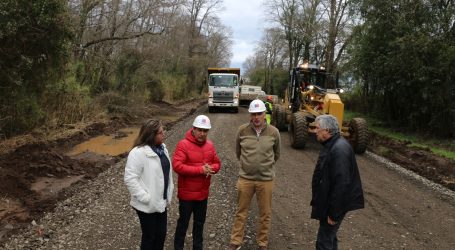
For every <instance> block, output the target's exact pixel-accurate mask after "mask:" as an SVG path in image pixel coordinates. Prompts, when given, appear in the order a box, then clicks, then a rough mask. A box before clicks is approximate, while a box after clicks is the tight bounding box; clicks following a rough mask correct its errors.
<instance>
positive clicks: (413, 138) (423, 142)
mask: <svg viewBox="0 0 455 250" xmlns="http://www.w3.org/2000/svg"><path fill="white" fill-rule="evenodd" d="M354 117H362V118H364V119H365V120H366V121H367V123H368V129H370V130H371V131H373V132H375V133H378V134H380V135H382V136H386V137H388V138H391V139H394V140H400V141H409V142H411V143H410V144H409V145H408V146H409V147H416V148H424V149H430V150H431V152H433V153H435V154H437V155H440V156H444V157H446V158H449V159H452V160H455V151H453V145H454V143H455V141H454V140H444V139H434V138H433V139H428V138H425V137H424V136H421V135H416V134H408V133H403V132H397V131H395V130H393V129H391V128H387V127H386V126H384V125H383V124H384V123H383V122H382V121H380V120H378V119H375V118H372V117H368V116H365V115H364V114H361V113H357V112H352V111H348V110H345V113H344V120H345V121H349V120H351V119H352V118H354ZM451 146H452V147H451Z"/></svg>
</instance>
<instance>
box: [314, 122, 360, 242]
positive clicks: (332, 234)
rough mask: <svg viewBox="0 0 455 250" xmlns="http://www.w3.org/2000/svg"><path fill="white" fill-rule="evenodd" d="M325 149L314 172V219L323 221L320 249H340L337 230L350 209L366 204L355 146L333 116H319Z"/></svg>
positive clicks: (318, 130) (319, 133) (319, 132)
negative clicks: (343, 133) (341, 133)
mask: <svg viewBox="0 0 455 250" xmlns="http://www.w3.org/2000/svg"><path fill="white" fill-rule="evenodd" d="M316 137H317V140H318V141H319V142H321V143H322V145H323V148H322V149H321V151H320V153H319V158H318V162H317V163H316V167H315V169H314V173H313V180H312V193H313V195H312V200H311V206H312V211H311V218H312V219H317V220H319V230H318V235H317V241H316V249H338V240H337V236H336V234H337V231H338V228H339V227H340V224H341V222H342V221H343V218H344V216H345V215H346V213H347V212H348V211H352V210H356V209H361V208H363V207H364V199H363V189H362V182H361V181H360V174H359V169H358V167H357V162H356V159H355V154H354V151H353V150H352V147H351V145H350V144H349V142H348V141H346V140H345V139H344V138H343V137H341V136H340V128H339V126H338V122H337V119H336V118H335V117H334V116H332V115H321V116H318V117H317V118H316Z"/></svg>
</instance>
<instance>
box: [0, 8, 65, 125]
mask: <svg viewBox="0 0 455 250" xmlns="http://www.w3.org/2000/svg"><path fill="white" fill-rule="evenodd" d="M68 22H69V20H68V16H67V9H66V6H65V2H64V1H59V0H37V1H25V0H20V1H17V0H5V1H1V2H0V27H2V28H1V31H0V44H2V45H1V47H0V55H1V56H0V78H1V79H2V80H1V81H2V84H1V86H0V88H1V91H0V133H4V134H13V133H16V132H18V131H21V130H23V129H28V128H31V127H33V126H35V125H36V124H37V123H38V122H39V121H40V120H41V119H42V118H43V117H44V115H43V114H42V109H41V107H40V103H39V100H40V98H41V94H42V93H43V92H44V90H45V89H46V86H47V85H48V84H51V83H53V82H54V81H57V80H59V79H60V78H61V77H62V74H63V73H64V69H65V68H64V65H65V63H66V59H67V46H68V42H69V40H70V39H71V38H72V34H71V32H70V30H69V28H68V25H67V24H68Z"/></svg>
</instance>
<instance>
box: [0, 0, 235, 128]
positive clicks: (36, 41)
mask: <svg viewBox="0 0 455 250" xmlns="http://www.w3.org/2000/svg"><path fill="white" fill-rule="evenodd" d="M221 8H222V1H221V0H122V1H121V0H70V1H63V0H35V1H26V0H4V1H1V2H0V44H1V45H0V79H1V80H0V81H1V85H0V90H1V91H0V136H2V137H7V136H11V135H14V134H18V133H22V132H24V131H28V130H30V129H33V128H35V127H37V126H41V125H43V124H51V125H55V126H58V125H62V124H66V123H74V122H77V121H81V120H85V119H93V118H94V117H95V116H96V115H97V114H99V113H102V112H117V111H122V107H123V109H125V107H128V105H132V103H136V104H146V103H147V102H150V101H162V100H165V101H175V100H182V99H185V98H190V97H192V96H198V95H200V94H201V93H203V92H204V91H205V88H206V86H205V80H204V79H205V72H206V69H207V67H209V66H229V62H230V58H231V57H232V52H231V44H232V41H231V40H230V37H231V31H230V29H229V28H228V27H225V26H224V25H223V24H222V23H221V22H220V20H219V19H218V18H217V16H216V14H217V13H218V12H219V11H220V10H221ZM124 111H125V112H128V111H127V110H124Z"/></svg>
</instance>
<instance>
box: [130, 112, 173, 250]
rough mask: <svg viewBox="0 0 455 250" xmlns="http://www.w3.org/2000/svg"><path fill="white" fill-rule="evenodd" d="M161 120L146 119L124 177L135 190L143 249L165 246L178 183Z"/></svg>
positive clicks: (134, 203) (131, 191)
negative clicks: (173, 178) (175, 181)
mask: <svg viewBox="0 0 455 250" xmlns="http://www.w3.org/2000/svg"><path fill="white" fill-rule="evenodd" d="M163 142H164V130H163V125H162V123H161V122H160V121H159V120H155V119H150V120H148V121H147V122H145V123H144V124H143V125H142V127H141V130H140V131H139V135H138V137H137V138H136V140H135V142H134V145H133V149H131V151H130V153H129V154H128V160H127V162H126V167H125V176H124V181H125V184H126V186H127V187H128V190H129V192H130V194H131V201H130V204H131V206H133V208H134V209H135V210H136V212H137V215H138V216H139V222H140V224H141V229H142V238H141V249H142V250H144V249H160V250H162V249H163V248H164V242H165V240H166V231H167V209H166V207H167V205H168V204H170V202H171V199H172V192H173V188H174V184H173V182H172V171H170V169H172V166H171V164H172V163H171V161H170V158H169V152H168V151H167V149H166V145H165V144H164V143H163Z"/></svg>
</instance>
